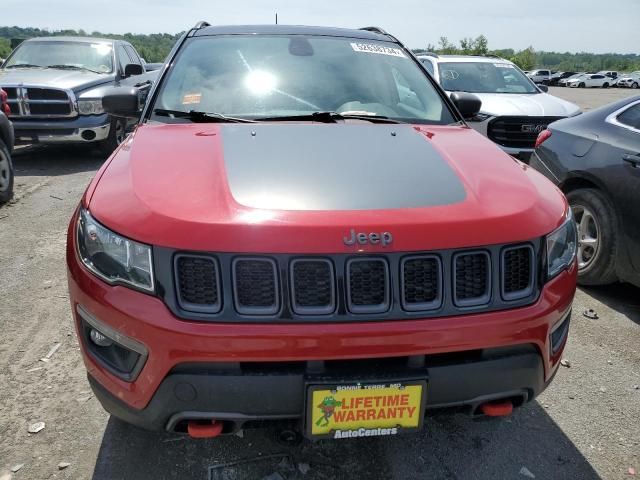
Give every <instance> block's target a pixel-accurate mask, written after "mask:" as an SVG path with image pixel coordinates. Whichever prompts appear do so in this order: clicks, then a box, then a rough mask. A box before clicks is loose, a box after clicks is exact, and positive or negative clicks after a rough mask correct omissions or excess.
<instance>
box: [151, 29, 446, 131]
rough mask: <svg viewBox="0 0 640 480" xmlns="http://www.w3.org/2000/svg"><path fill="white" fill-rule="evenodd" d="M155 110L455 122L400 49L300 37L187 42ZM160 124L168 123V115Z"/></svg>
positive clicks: (257, 116) (381, 44)
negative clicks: (324, 114) (323, 114)
mask: <svg viewBox="0 0 640 480" xmlns="http://www.w3.org/2000/svg"><path fill="white" fill-rule="evenodd" d="M154 110H158V111H161V110H165V111H166V110H171V111H180V112H189V111H192V110H193V111H197V112H204V113H208V114H217V115H224V116H227V117H235V118H236V119H237V118H245V119H247V118H248V119H254V120H260V119H261V118H265V119H266V118H270V117H292V118H293V117H296V116H305V115H306V116H309V115H311V114H313V113H316V112H337V113H339V114H341V115H342V116H349V115H353V116H358V117H359V118H365V119H366V117H367V116H371V117H373V116H378V117H386V118H389V119H393V120H398V121H406V122H415V123H433V124H450V123H453V122H455V121H456V120H455V118H454V117H453V115H452V113H451V112H450V111H449V109H448V107H447V105H446V104H445V103H444V102H443V101H442V99H441V97H440V95H439V94H438V92H437V90H436V88H435V87H434V86H433V85H432V84H431V82H429V80H428V79H427V76H426V74H425V73H424V72H423V71H422V70H421V68H420V67H419V66H418V65H417V64H416V63H415V62H414V61H413V60H412V59H411V58H410V57H409V56H408V55H407V54H406V53H405V52H404V51H403V50H402V49H400V48H398V46H397V45H396V44H393V43H387V42H378V41H372V40H359V39H351V38H344V37H322V36H318V37H315V36H299V35H274V36H264V35H262V36H257V35H246V36H245V35H234V36H216V37H213V36H212V37H195V38H192V39H190V40H188V41H187V44H186V45H185V46H184V47H183V48H182V50H181V52H180V54H179V56H178V57H177V59H176V60H175V61H174V65H173V66H172V67H171V70H170V72H169V74H168V77H167V78H166V80H165V81H164V82H163V84H162V85H161V87H160V90H159V94H158V96H157V100H156V103H155V105H154ZM154 118H155V119H157V120H158V121H163V122H166V121H168V120H167V116H166V115H165V116H155V117H154ZM182 121H187V120H185V119H184V118H183V119H182Z"/></svg>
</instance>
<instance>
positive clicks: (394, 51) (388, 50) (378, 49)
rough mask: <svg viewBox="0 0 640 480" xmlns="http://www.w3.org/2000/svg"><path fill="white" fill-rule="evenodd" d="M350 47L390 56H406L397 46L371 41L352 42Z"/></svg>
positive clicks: (358, 50)
mask: <svg viewBox="0 0 640 480" xmlns="http://www.w3.org/2000/svg"><path fill="white" fill-rule="evenodd" d="M351 48H353V50H354V51H356V52H360V53H377V54H379V55H391V56H392V57H401V58H407V56H406V55H405V54H404V52H403V51H402V50H400V49H399V48H392V47H385V46H382V45H376V44H373V43H352V44H351Z"/></svg>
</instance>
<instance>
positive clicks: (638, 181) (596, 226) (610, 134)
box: [530, 96, 640, 286]
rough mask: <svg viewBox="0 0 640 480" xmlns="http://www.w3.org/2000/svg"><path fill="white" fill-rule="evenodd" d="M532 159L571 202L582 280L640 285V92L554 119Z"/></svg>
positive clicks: (540, 139)
mask: <svg viewBox="0 0 640 480" xmlns="http://www.w3.org/2000/svg"><path fill="white" fill-rule="evenodd" d="M530 164H531V166H533V167H534V168H536V169H537V170H539V171H540V172H542V173H543V174H544V175H546V176H547V177H548V178H549V179H551V180H552V181H553V182H555V183H556V184H557V185H558V186H559V187H560V189H562V191H563V192H564V193H565V195H566V196H567V199H568V200H569V203H570V204H571V207H572V210H573V214H574V217H575V219H576V223H577V225H578V263H579V271H578V272H579V283H580V284H582V285H603V284H607V283H612V282H615V281H618V280H620V281H626V282H629V283H633V284H635V285H637V286H640V96H637V97H632V98H626V99H624V100H621V101H619V102H616V103H613V104H611V105H607V106H605V107H602V108H599V109H597V110H593V111H591V112H588V113H584V114H582V115H579V116H577V117H572V118H568V119H565V120H560V121H557V122H554V123H552V124H551V125H549V127H548V129H547V130H544V131H543V132H541V133H540V135H539V137H538V141H537V142H536V150H535V152H534V153H533V155H532V156H531V160H530Z"/></svg>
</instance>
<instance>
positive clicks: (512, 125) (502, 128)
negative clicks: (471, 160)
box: [487, 117, 563, 148]
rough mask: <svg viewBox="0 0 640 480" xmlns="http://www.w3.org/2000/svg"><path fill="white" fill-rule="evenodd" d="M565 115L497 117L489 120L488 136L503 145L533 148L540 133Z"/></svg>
mask: <svg viewBox="0 0 640 480" xmlns="http://www.w3.org/2000/svg"><path fill="white" fill-rule="evenodd" d="M561 118H563V117H497V118H494V119H493V120H491V121H490V122H489V126H488V128H487V136H488V137H489V139H491V140H493V141H494V142H496V143H497V144H498V145H502V146H503V147H511V148H533V147H534V146H535V143H536V138H538V134H539V133H540V132H541V131H542V130H544V129H545V128H547V126H548V125H549V124H550V123H552V122H555V121H556V120H560V119H561Z"/></svg>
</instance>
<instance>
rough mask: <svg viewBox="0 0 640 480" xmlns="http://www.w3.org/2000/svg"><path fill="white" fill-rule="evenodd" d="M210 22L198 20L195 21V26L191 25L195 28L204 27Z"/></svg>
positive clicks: (208, 25)
mask: <svg viewBox="0 0 640 480" xmlns="http://www.w3.org/2000/svg"><path fill="white" fill-rule="evenodd" d="M210 26H211V24H210V23H209V22H205V21H204V20H200V21H199V22H198V23H196V26H195V27H193V28H195V29H200V28H204V27H210Z"/></svg>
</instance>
